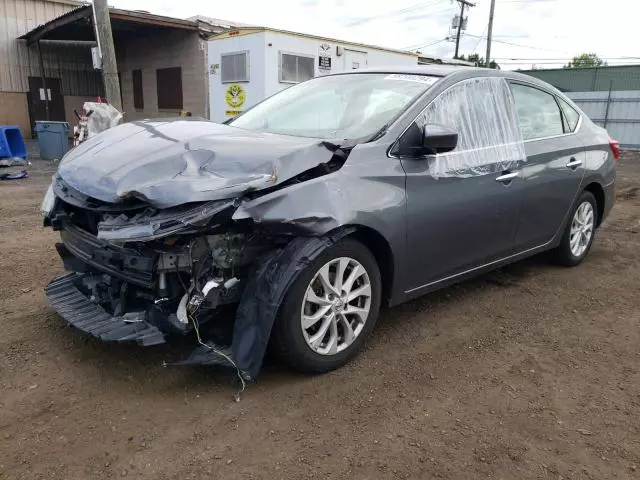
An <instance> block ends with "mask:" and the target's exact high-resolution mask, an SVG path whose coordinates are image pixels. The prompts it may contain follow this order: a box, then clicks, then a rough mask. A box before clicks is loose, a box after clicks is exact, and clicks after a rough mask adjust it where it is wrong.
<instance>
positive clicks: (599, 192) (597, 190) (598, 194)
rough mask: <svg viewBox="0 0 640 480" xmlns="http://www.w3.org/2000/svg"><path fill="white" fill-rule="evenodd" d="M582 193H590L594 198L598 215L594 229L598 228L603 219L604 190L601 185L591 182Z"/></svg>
mask: <svg viewBox="0 0 640 480" xmlns="http://www.w3.org/2000/svg"><path fill="white" fill-rule="evenodd" d="M584 191H586V192H591V194H592V195H593V196H594V197H595V198H596V209H597V213H598V218H597V222H596V227H599V226H600V224H601V223H602V219H603V217H604V204H605V195H604V188H602V185H600V183H598V182H591V183H589V184H588V185H587V186H586V187H585V188H584Z"/></svg>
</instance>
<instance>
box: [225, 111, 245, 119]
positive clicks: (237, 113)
mask: <svg viewBox="0 0 640 480" xmlns="http://www.w3.org/2000/svg"><path fill="white" fill-rule="evenodd" d="M241 113H242V110H225V111H224V114H225V115H226V116H227V117H237V116H238V115H240V114H241Z"/></svg>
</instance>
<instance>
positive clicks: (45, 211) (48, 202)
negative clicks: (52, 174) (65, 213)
mask: <svg viewBox="0 0 640 480" xmlns="http://www.w3.org/2000/svg"><path fill="white" fill-rule="evenodd" d="M55 204H56V195H55V193H53V183H52V184H51V185H49V188H47V193H45V194H44V199H43V200H42V205H41V206H40V212H41V213H42V216H43V217H45V218H47V217H48V216H49V214H50V213H51V212H52V211H53V207H54V206H55Z"/></svg>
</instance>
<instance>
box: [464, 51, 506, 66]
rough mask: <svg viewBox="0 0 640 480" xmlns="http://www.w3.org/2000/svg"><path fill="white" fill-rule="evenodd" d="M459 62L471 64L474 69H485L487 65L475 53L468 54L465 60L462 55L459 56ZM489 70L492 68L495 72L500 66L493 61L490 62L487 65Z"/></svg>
mask: <svg viewBox="0 0 640 480" xmlns="http://www.w3.org/2000/svg"><path fill="white" fill-rule="evenodd" d="M460 60H464V61H466V62H471V63H473V64H474V65H475V66H476V67H485V66H486V65H487V63H486V62H485V61H484V58H483V57H481V56H480V55H478V54H477V53H472V54H470V55H469V56H468V57H467V58H465V56H464V55H461V56H460ZM489 68H493V69H496V70H500V65H498V64H497V63H496V62H495V60H491V63H489Z"/></svg>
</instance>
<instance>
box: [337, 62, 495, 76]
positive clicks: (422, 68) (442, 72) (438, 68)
mask: <svg viewBox="0 0 640 480" xmlns="http://www.w3.org/2000/svg"><path fill="white" fill-rule="evenodd" d="M463 70H471V71H473V70H484V69H482V68H476V67H465V66H460V65H415V66H408V67H405V66H402V67H399V66H389V67H369V68H359V69H357V70H348V71H346V72H341V73H342V74H343V75H344V74H347V75H348V74H353V73H406V74H414V75H434V76H437V77H446V76H448V75H451V74H453V73H457V72H460V71H463ZM338 75H340V73H338Z"/></svg>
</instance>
